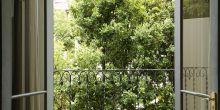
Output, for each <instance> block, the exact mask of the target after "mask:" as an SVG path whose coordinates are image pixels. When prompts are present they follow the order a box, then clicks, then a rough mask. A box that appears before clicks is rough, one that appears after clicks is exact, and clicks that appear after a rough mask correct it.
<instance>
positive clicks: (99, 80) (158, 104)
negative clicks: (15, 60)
mask: <svg viewBox="0 0 220 110" xmlns="http://www.w3.org/2000/svg"><path fill="white" fill-rule="evenodd" d="M54 95H55V96H54V108H55V109H56V110H67V109H69V110H135V109H136V110H172V109H174V70H173V69H130V70H127V69H114V70H60V71H55V72H54Z"/></svg>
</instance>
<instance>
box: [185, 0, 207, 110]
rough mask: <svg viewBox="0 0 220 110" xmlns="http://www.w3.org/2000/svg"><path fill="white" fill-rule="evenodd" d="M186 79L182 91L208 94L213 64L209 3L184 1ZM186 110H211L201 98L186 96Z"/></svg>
mask: <svg viewBox="0 0 220 110" xmlns="http://www.w3.org/2000/svg"><path fill="white" fill-rule="evenodd" d="M183 3H184V4H183V6H184V7H183V16H184V18H183V76H182V78H183V79H182V81H183V83H182V87H183V88H182V89H183V90H189V91H194V92H199V93H205V94H208V90H209V86H208V85H209V74H210V70H209V67H210V66H209V62H210V60H209V59H210V18H209V11H210V10H209V0H184V2H183ZM183 109H184V110H208V102H207V101H206V100H202V98H199V97H196V96H192V95H186V94H184V96H183Z"/></svg>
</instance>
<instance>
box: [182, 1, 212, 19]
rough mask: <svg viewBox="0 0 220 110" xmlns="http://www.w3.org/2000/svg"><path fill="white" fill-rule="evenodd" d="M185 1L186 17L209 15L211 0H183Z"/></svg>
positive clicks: (184, 13)
mask: <svg viewBox="0 0 220 110" xmlns="http://www.w3.org/2000/svg"><path fill="white" fill-rule="evenodd" d="M183 2H184V3H183V15H184V18H185V19H188V18H202V17H209V0H183Z"/></svg>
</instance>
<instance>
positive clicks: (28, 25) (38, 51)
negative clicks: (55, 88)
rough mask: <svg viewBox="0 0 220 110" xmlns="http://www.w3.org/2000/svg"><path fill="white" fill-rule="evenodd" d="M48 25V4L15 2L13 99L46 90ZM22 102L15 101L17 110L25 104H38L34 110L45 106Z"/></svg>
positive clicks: (25, 0) (37, 0)
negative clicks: (46, 27) (24, 94)
mask: <svg viewBox="0 0 220 110" xmlns="http://www.w3.org/2000/svg"><path fill="white" fill-rule="evenodd" d="M44 24H45V23H44V0H15V36H14V41H15V45H14V46H15V47H14V72H13V85H12V87H13V88H12V90H13V92H12V94H13V95H18V94H23V93H29V92H35V91H44V90H45V65H44V64H45V49H44V48H45V41H44V40H45V36H44V31H45V30H44ZM16 100H18V99H16ZM22 100H24V99H19V101H13V107H14V108H15V110H19V109H17V108H16V107H26V105H25V103H32V102H33V103H35V104H31V105H30V107H31V108H33V107H34V108H35V107H36V106H37V105H38V104H39V103H41V102H38V101H40V100H35V99H33V100H35V101H32V98H31V99H30V100H29V101H27V100H25V101H22ZM31 101H32V102H31ZM39 106H40V105H39ZM36 108H38V107H36ZM20 110H23V109H20ZM27 110H32V109H27ZM34 110H43V109H34Z"/></svg>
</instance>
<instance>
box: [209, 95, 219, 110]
mask: <svg viewBox="0 0 220 110" xmlns="http://www.w3.org/2000/svg"><path fill="white" fill-rule="evenodd" d="M209 101H210V110H217V109H216V104H217V103H216V102H217V94H216V93H215V92H211V94H210V97H209Z"/></svg>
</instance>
